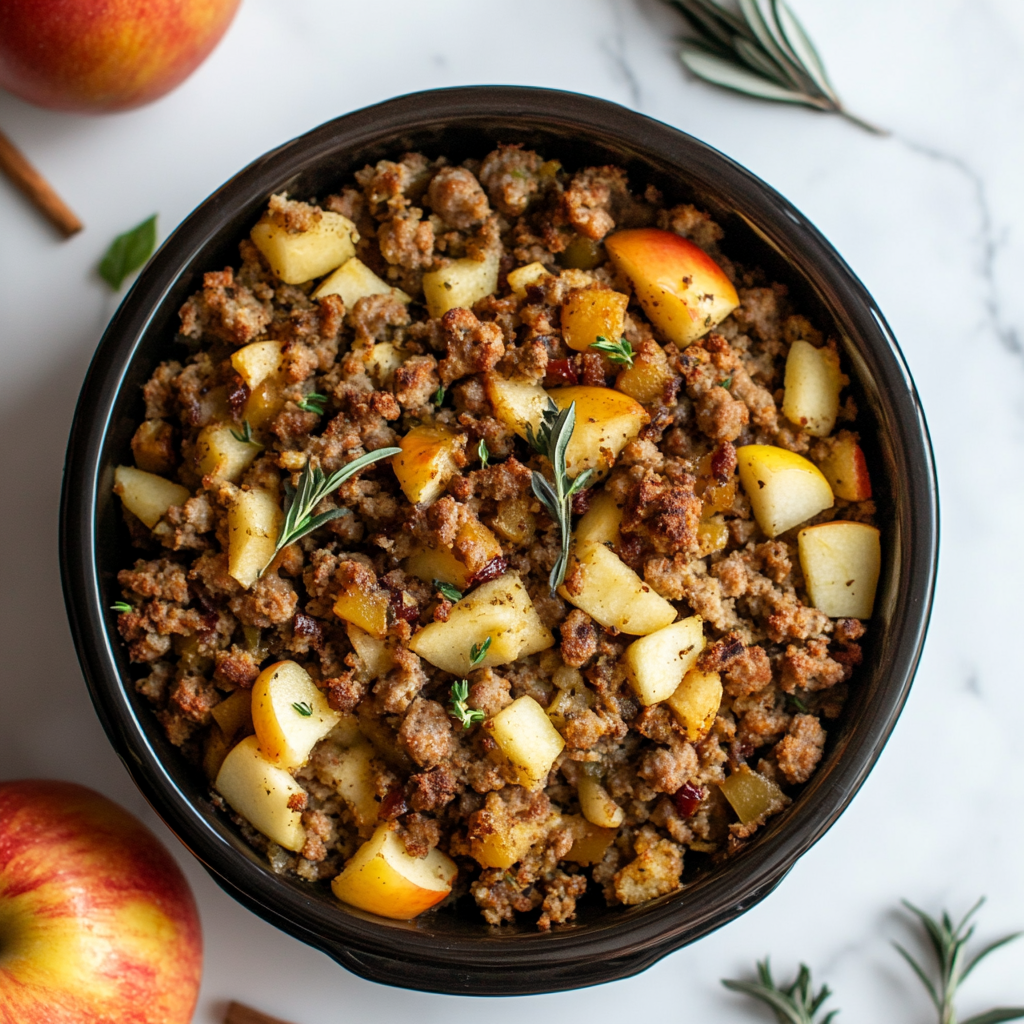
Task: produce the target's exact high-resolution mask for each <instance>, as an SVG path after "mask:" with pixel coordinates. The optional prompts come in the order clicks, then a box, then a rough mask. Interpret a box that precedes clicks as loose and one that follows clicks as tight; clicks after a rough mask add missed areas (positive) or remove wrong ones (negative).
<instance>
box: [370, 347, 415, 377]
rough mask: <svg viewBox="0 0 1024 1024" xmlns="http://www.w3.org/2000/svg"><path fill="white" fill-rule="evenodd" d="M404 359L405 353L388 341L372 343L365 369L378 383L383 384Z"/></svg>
mask: <svg viewBox="0 0 1024 1024" xmlns="http://www.w3.org/2000/svg"><path fill="white" fill-rule="evenodd" d="M404 361H405V353H404V352H403V351H402V350H401V349H399V348H396V347H395V346H394V345H393V344H392V343H391V342H390V341H382V342H380V343H379V344H377V345H374V346H373V348H372V349H371V350H370V355H369V358H368V359H367V360H366V370H367V372H368V373H369V374H370V376H371V377H372V378H373V379H374V380H375V381H376V382H377V383H378V384H383V383H384V382H385V381H387V380H388V379H389V378H390V377H391V375H392V374H393V373H394V372H395V370H397V369H398V368H399V367H400V366H401V365H402V363H403V362H404Z"/></svg>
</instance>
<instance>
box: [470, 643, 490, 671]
mask: <svg viewBox="0 0 1024 1024" xmlns="http://www.w3.org/2000/svg"><path fill="white" fill-rule="evenodd" d="M490 648H491V638H490V637H488V638H487V639H486V640H485V641H484V642H483V643H482V644H473V646H472V647H470V649H469V667H470V668H476V667H477V665H479V664H480V662H481V661H483V660H484V658H486V657H487V652H488V651H489V650H490Z"/></svg>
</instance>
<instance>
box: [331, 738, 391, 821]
mask: <svg viewBox="0 0 1024 1024" xmlns="http://www.w3.org/2000/svg"><path fill="white" fill-rule="evenodd" d="M332 739H333V737H332ZM373 758H374V749H373V747H372V746H371V745H370V744H369V743H367V741H366V740H365V739H364V738H361V737H360V738H359V739H358V740H357V741H356V742H355V743H353V744H351V745H350V746H344V745H343V744H341V743H333V742H332V740H328V741H327V742H326V744H325V746H324V747H321V748H319V749H318V750H317V755H316V761H317V778H318V779H319V780H320V781H321V782H322V783H324V784H325V785H331V786H333V787H334V789H335V791H336V792H337V794H338V796H340V797H341V798H342V800H344V801H345V803H346V804H348V808H349V810H350V811H351V812H352V816H353V818H355V822H356V828H358V829H359V830H360V832H361V833H362V834H363V835H368V834H369V832H370V831H371V830H372V829H373V827H374V826H375V825H376V824H377V818H378V817H379V811H380V801H379V800H378V798H377V791H376V788H375V786H374V780H375V779H376V775H377V773H376V772H375V771H374V767H373Z"/></svg>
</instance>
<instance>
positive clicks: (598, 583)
mask: <svg viewBox="0 0 1024 1024" xmlns="http://www.w3.org/2000/svg"><path fill="white" fill-rule="evenodd" d="M570 586H571V589H570ZM558 593H559V594H560V595H561V596H562V597H563V598H565V600H566V601H568V602H569V603H570V604H574V605H575V606H576V607H577V608H580V609H582V610H583V611H585V612H586V613H587V614H588V615H589V616H590V617H591V618H592V619H594V620H595V621H596V622H599V623H600V624H601V625H602V626H604V627H606V628H608V629H617V630H619V631H621V632H623V633H628V634H630V635H631V636H646V635H647V634H648V633H653V632H654V631H655V630H658V629H662V628H663V627H665V626H667V625H669V624H670V623H671V622H673V621H674V620H675V617H676V610H675V608H673V607H672V605H671V604H670V603H669V602H668V601H666V600H665V598H663V597H662V596H661V595H660V594H656V593H655V592H654V590H652V589H651V587H649V586H648V585H647V584H646V583H644V581H643V580H642V579H640V577H639V576H637V574H636V573H635V572H633V570H632V569H630V567H629V566H628V565H626V563H625V562H623V561H622V559H621V558H619V556H618V555H616V554H615V552H614V551H611V550H610V549H609V548H607V547H605V546H604V545H603V544H587V545H585V546H583V547H582V548H578V549H577V553H576V560H575V563H574V564H573V566H572V567H571V568H570V575H569V577H568V578H567V582H566V583H564V584H562V586H560V587H559V588H558Z"/></svg>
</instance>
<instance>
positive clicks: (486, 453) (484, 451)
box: [476, 437, 491, 469]
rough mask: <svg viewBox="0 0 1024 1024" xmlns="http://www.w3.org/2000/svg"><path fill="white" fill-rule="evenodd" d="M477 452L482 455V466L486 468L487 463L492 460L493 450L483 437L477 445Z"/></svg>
mask: <svg viewBox="0 0 1024 1024" xmlns="http://www.w3.org/2000/svg"><path fill="white" fill-rule="evenodd" d="M476 453H477V455H479V456H480V468H481V469H486V468H487V463H488V462H490V461H491V450H490V448H488V447H487V442H486V441H485V440H484V439H483V438H482V437H481V438H480V443H479V444H478V445H477V446H476Z"/></svg>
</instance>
